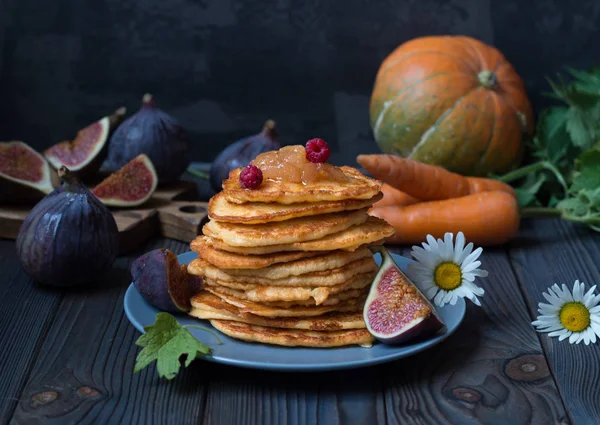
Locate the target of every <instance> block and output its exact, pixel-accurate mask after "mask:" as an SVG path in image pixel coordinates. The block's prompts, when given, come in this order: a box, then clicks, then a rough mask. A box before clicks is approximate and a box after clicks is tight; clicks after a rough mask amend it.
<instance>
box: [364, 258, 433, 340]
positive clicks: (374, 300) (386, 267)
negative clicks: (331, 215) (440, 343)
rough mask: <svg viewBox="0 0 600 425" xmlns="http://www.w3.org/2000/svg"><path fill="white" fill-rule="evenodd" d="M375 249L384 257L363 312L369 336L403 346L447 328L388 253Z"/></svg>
mask: <svg viewBox="0 0 600 425" xmlns="http://www.w3.org/2000/svg"><path fill="white" fill-rule="evenodd" d="M371 249H372V250H373V251H376V252H379V253H380V254H381V259H382V262H381V267H380V268H379V272H377V275H376V276H375V280H374V281H373V284H372V285H371V289H370V291H369V296H368V297H367V301H366V302H365V306H364V310H363V316H364V320H365V323H366V324H367V329H368V330H369V332H371V334H372V335H373V336H374V337H375V338H376V339H377V340H379V341H380V342H383V343H385V344H401V343H405V342H407V341H409V340H411V339H416V338H425V337H427V336H429V335H432V334H433V333H435V332H437V331H438V330H440V329H441V328H443V327H444V323H443V322H442V320H441V318H440V317H439V315H438V313H437V311H436V310H435V307H434V306H433V305H432V304H431V303H430V302H429V300H428V299H427V298H426V297H425V296H424V295H423V294H422V293H421V291H419V289H417V287H416V286H415V285H414V283H412V282H411V281H410V279H409V278H408V277H407V276H406V275H405V274H404V273H403V272H402V270H400V268H398V266H397V265H396V263H395V262H394V260H393V259H392V256H391V255H390V254H389V252H388V251H387V249H385V248H384V247H383V246H374V247H371Z"/></svg>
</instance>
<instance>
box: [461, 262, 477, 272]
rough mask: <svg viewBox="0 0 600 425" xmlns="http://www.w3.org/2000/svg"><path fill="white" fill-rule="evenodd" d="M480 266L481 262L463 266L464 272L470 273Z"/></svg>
mask: <svg viewBox="0 0 600 425" xmlns="http://www.w3.org/2000/svg"><path fill="white" fill-rule="evenodd" d="M479 266H481V261H471V262H470V263H469V264H467V265H463V267H462V272H463V273H468V272H470V271H472V270H475V269H476V268H477V267H479Z"/></svg>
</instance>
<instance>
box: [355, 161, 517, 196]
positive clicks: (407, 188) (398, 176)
mask: <svg viewBox="0 0 600 425" xmlns="http://www.w3.org/2000/svg"><path fill="white" fill-rule="evenodd" d="M356 161H357V162H358V163H359V164H360V165H362V166H363V167H364V168H365V169H366V170H367V171H368V172H369V173H370V174H371V175H373V176H374V177H375V178H376V179H379V180H382V181H383V182H384V183H387V184H389V185H390V186H393V187H394V188H395V189H398V190H400V191H402V192H405V193H406V194H408V195H410V196H412V197H414V198H417V199H420V200H422V201H437V200H442V199H451V198H458V197H461V196H466V195H470V194H473V193H479V192H487V191H492V190H495V191H502V192H506V193H509V194H511V195H512V196H513V197H515V198H516V194H515V191H514V189H513V188H512V187H511V186H510V185H508V184H506V183H503V182H501V181H499V180H493V179H488V178H484V177H465V176H461V175H460V174H456V173H453V172H451V171H448V170H446V169H445V168H443V167H440V166H437V165H429V164H424V163H422V162H419V161H414V160H412V159H407V158H402V157H400V156H396V155H389V154H373V155H358V157H357V158H356Z"/></svg>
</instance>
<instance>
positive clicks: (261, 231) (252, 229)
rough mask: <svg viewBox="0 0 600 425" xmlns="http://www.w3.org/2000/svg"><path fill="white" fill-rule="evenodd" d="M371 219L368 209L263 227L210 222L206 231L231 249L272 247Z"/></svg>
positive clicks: (301, 218)
mask: <svg viewBox="0 0 600 425" xmlns="http://www.w3.org/2000/svg"><path fill="white" fill-rule="evenodd" d="M369 217H370V216H369V215H368V214H367V209H366V208H364V209H362V210H356V211H352V212H339V213H332V214H325V215H319V216H312V217H300V218H294V219H292V220H286V221H275V222H273V223H263V224H236V223H224V222H218V221H213V220H211V221H209V222H208V223H206V224H205V225H204V227H203V229H202V231H203V232H204V234H207V233H210V234H216V235H219V239H221V240H222V241H223V242H225V243H226V244H227V245H230V246H244V247H254V246H268V245H278V244H285V243H296V242H304V241H309V240H314V239H321V238H323V237H325V236H327V235H330V234H332V233H338V232H341V231H343V230H346V229H348V228H349V227H352V226H355V225H357V224H362V223H364V222H365V221H367V219H368V218H369Z"/></svg>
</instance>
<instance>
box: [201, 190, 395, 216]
mask: <svg viewBox="0 0 600 425" xmlns="http://www.w3.org/2000/svg"><path fill="white" fill-rule="evenodd" d="M381 198H383V193H378V194H377V195H375V196H373V197H372V198H370V199H345V200H343V201H323V202H303V203H299V204H287V205H286V204H277V203H274V202H271V203H264V202H257V203H252V204H234V203H232V202H229V201H228V200H227V198H226V197H225V193H224V192H219V193H217V194H216V195H215V196H213V197H212V198H210V201H209V203H208V216H209V218H210V219H211V220H216V221H225V222H229V223H243V224H257V223H272V222H274V221H283V220H290V219H293V218H298V217H306V216H313V215H321V214H329V213H335V212H340V211H351V210H360V209H363V208H369V207H370V206H371V205H373V204H374V203H375V202H377V201H379V200H381Z"/></svg>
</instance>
